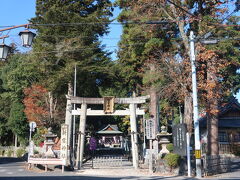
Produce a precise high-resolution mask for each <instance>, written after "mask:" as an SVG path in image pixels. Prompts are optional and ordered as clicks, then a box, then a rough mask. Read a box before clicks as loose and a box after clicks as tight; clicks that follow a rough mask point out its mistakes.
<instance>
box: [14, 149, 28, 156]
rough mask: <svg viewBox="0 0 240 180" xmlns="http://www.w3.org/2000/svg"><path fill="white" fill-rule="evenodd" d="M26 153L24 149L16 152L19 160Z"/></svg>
mask: <svg viewBox="0 0 240 180" xmlns="http://www.w3.org/2000/svg"><path fill="white" fill-rule="evenodd" d="M25 153H26V151H25V149H22V148H21V149H18V150H17V152H16V154H17V157H18V158H20V157H22V156H23V155H24V154H25Z"/></svg>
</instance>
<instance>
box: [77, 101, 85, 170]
mask: <svg viewBox="0 0 240 180" xmlns="http://www.w3.org/2000/svg"><path fill="white" fill-rule="evenodd" d="M86 118H87V104H86V103H82V105H81V114H80V125H79V131H80V132H79V135H78V141H80V152H79V154H78V155H77V156H78V157H77V164H78V169H81V167H82V163H83V153H84V140H85V128H86Z"/></svg>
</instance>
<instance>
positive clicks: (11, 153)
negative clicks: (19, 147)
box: [7, 149, 13, 157]
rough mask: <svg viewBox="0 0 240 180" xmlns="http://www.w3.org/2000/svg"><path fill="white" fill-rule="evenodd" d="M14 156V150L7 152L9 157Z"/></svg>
mask: <svg viewBox="0 0 240 180" xmlns="http://www.w3.org/2000/svg"><path fill="white" fill-rule="evenodd" d="M12 155H13V150H11V149H9V150H8V151H7V157H11V156H12Z"/></svg>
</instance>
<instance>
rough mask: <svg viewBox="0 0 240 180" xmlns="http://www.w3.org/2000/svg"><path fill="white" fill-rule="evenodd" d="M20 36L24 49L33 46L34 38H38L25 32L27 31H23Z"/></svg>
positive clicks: (29, 32)
mask: <svg viewBox="0 0 240 180" xmlns="http://www.w3.org/2000/svg"><path fill="white" fill-rule="evenodd" d="M19 36H20V37H21V39H22V45H23V46H24V47H30V46H31V45H32V42H33V38H34V37H35V36H36V34H35V33H33V32H31V31H29V30H25V31H21V32H20V33H19Z"/></svg>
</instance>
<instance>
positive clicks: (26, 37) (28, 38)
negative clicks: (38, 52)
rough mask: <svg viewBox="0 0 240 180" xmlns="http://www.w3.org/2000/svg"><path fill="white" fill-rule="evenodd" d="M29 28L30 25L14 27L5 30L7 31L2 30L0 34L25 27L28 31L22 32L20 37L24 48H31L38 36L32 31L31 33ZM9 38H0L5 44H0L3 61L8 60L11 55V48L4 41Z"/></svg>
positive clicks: (0, 56) (0, 57)
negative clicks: (9, 54)
mask: <svg viewBox="0 0 240 180" xmlns="http://www.w3.org/2000/svg"><path fill="white" fill-rule="evenodd" d="M28 26H29V24H23V25H18V26H12V27H8V28H5V29H0V32H3V31H7V30H11V29H16V28H20V27H25V28H27V29H26V30H24V31H21V32H20V33H19V36H21V39H22V45H23V46H24V47H30V46H31V45H32V42H33V38H34V37H35V36H36V34H35V33H33V32H31V31H29V30H28ZM7 37H8V35H7V36H3V37H0V39H3V43H2V44H0V60H3V61H5V60H6V58H7V55H8V53H9V51H10V48H11V47H10V46H7V45H6V44H4V39H5V38H7Z"/></svg>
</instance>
